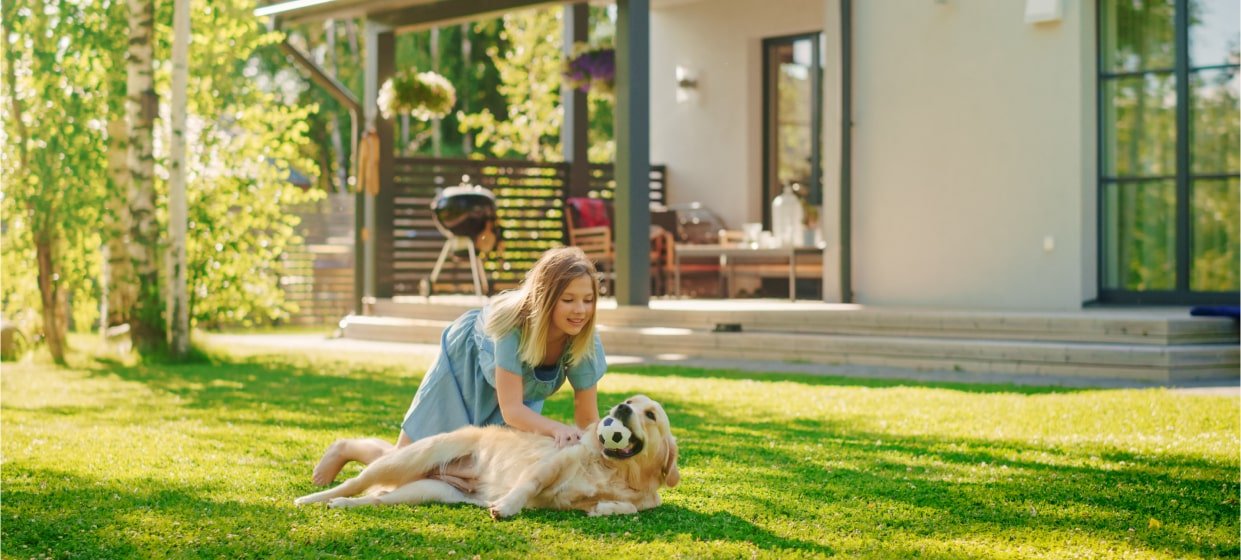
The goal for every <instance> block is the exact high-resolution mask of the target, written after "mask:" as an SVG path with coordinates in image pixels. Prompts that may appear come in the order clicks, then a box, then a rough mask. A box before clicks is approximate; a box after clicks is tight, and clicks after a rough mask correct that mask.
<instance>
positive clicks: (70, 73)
mask: <svg viewBox="0 0 1241 560" xmlns="http://www.w3.org/2000/svg"><path fill="white" fill-rule="evenodd" d="M252 10H253V5H252V3H251V2H246V1H242V0H232V1H224V2H210V3H208V2H202V1H195V2H193V9H192V18H193V29H194V34H193V40H192V43H191V44H192V47H191V50H190V57H191V58H190V76H189V88H188V89H189V92H190V98H189V103H188V105H189V107H188V112H189V118H188V127H187V131H186V140H187V149H188V166H187V173H188V199H189V222H190V229H189V239H188V242H187V245H188V246H187V250H188V254H189V256H188V259H189V265H188V269H189V272H190V275H189V283H190V291H191V294H192V295H191V305H192V312H191V317H192V321H193V322H194V323H196V324H198V325H200V326H217V325H222V324H242V325H249V324H258V323H262V322H267V321H271V320H275V319H279V318H281V317H283V316H285V315H286V314H287V313H288V311H289V309H288V307H287V304H286V303H285V301H284V298H283V293H282V292H281V290H280V287H279V278H278V271H279V258H280V255H281V254H282V252H283V251H284V250H285V249H286V248H287V247H288V246H289V245H290V244H293V243H297V242H299V240H298V239H297V237H296V236H295V235H294V230H293V227H294V225H295V224H296V221H297V218H296V217H294V216H292V215H291V214H289V213H288V212H287V210H286V207H287V206H288V205H290V204H296V203H300V202H304V201H306V200H309V199H313V198H315V197H317V196H319V193H318V192H317V191H313V190H311V191H303V190H301V189H299V188H297V187H294V186H293V185H291V184H289V182H288V180H287V179H288V176H289V172H290V169H294V168H296V169H300V170H305V171H308V172H310V173H312V174H313V170H314V169H315V167H314V164H313V162H312V161H311V160H310V159H309V158H307V157H305V153H304V152H303V150H304V149H306V148H307V144H308V139H307V132H308V127H307V124H306V122H307V119H308V117H309V115H310V114H311V113H312V112H313V109H314V108H313V107H312V106H305V105H302V104H299V103H298V102H297V99H296V98H292V99H290V98H289V97H288V96H285V95H283V92H282V91H280V89H279V88H264V87H263V86H264V85H265V84H266V85H270V84H271V83H272V82H273V80H271V79H270V78H271V76H270V75H267V74H264V73H262V72H261V71H260V67H261V64H258V63H257V62H256V61H257V60H258V58H259V57H271V56H272V55H271V51H274V50H275V49H274V48H272V45H273V44H274V43H275V42H276V41H277V40H278V39H279V35H277V34H274V33H269V32H266V31H265V30H264V29H262V28H261V27H260V22H259V21H257V20H256V19H255V18H254V17H253V15H252ZM126 16H127V9H126V7H125V6H124V4H123V3H118V2H115V1H114V0H108V1H105V2H98V3H56V4H45V3H42V2H32V1H30V0H16V1H14V2H7V3H5V4H4V5H3V21H4V31H5V41H6V45H5V47H6V48H5V52H4V62H5V74H6V79H5V87H4V90H3V107H4V111H5V119H4V126H3V132H2V134H3V137H0V140H2V142H0V143H2V144H3V147H2V148H0V166H2V167H0V171H2V172H3V175H4V195H3V200H2V210H3V266H4V271H5V281H4V282H3V286H2V294H3V302H2V303H3V311H4V313H5V315H6V316H10V317H11V316H14V315H22V314H24V313H28V312H29V310H33V309H39V308H40V306H41V303H40V300H39V297H38V295H37V284H36V271H35V267H34V266H32V263H34V262H35V261H36V259H35V258H34V256H35V252H36V248H37V247H38V244H39V243H40V242H41V241H44V240H46V241H48V246H49V247H51V248H52V250H53V252H52V263H53V266H54V270H55V274H56V277H55V278H56V284H57V285H58V286H64V287H65V291H66V293H67V297H65V298H64V299H65V300H66V301H69V302H71V303H72V310H73V315H74V317H75V318H76V321H75V324H76V326H77V327H79V328H84V327H88V326H89V325H90V324H92V323H93V321H94V319H95V317H96V316H97V315H96V313H97V309H98V303H99V297H100V295H101V287H100V283H99V280H98V279H99V277H100V268H101V261H102V259H101V251H100V249H101V246H102V244H103V243H104V242H105V241H107V239H106V235H105V233H104V232H106V231H107V228H104V227H102V226H103V224H104V223H105V219H104V211H103V209H104V208H107V207H108V203H109V201H110V200H116V197H124V196H125V193H123V192H120V190H121V189H119V188H116V187H115V185H114V184H113V182H112V179H111V176H110V174H109V172H108V160H107V143H108V131H107V125H108V123H109V120H110V118H111V117H113V116H115V112H116V111H117V110H118V109H119V107H120V104H119V103H117V102H116V97H117V96H122V97H123V96H124V95H125V93H126V92H125V91H117V89H118V88H117V87H116V86H115V84H116V83H118V82H119V83H122V84H123V83H124V79H123V76H124V73H125V69H124V67H123V66H120V65H118V63H117V61H123V60H124V52H125V49H126V46H127V40H126V38H127V37H128V29H127V28H126V24H125V22H126ZM156 21H157V26H156V45H155V56H156V59H157V61H163V60H166V59H167V55H168V53H169V50H168V48H167V47H168V44H169V41H170V38H171V35H170V34H171V27H170V24H171V3H162V4H159V5H157V11H156ZM169 70H170V68H169V65H168V64H162V63H159V64H157V71H156V75H155V80H156V90H157V92H158V93H159V99H160V102H161V107H160V112H161V114H162V115H165V118H163V119H159V120H157V122H156V129H155V130H156V133H155V134H156V138H155V162H156V168H155V187H156V208H155V215H156V218H157V223H158V229H159V231H160V232H164V231H167V213H166V210H165V209H166V207H167V205H166V204H167V170H166V169H165V168H164V166H163V165H164V163H165V159H164V158H165V153H164V152H165V151H166V148H165V147H166V146H167V145H168V142H167V133H168V130H167V124H166V123H167V119H166V115H167V114H168V106H167V105H166V104H167V100H168V95H167V92H168V89H169ZM118 76H120V78H119V79H118ZM261 77H263V78H268V79H267V80H266V81H264V80H262V79H260V78H261ZM124 206H125V205H124V204H122V205H121V207H124ZM157 243H158V251H157V254H159V255H162V253H163V249H164V244H165V238H164V237H162V233H161V237H160V238H159V239H158V241H157ZM159 270H160V273H161V274H163V270H164V267H163V266H162V264H161V265H160V267H159ZM160 281H161V282H163V281H166V279H162V278H161V280H160ZM45 328H46V326H45Z"/></svg>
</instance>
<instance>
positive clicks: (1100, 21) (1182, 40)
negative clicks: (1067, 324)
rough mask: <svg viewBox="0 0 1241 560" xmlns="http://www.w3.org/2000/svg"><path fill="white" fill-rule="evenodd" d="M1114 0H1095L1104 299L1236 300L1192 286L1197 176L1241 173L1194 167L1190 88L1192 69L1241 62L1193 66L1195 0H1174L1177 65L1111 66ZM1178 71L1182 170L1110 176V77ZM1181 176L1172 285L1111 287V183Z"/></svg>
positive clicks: (1116, 301) (1145, 302)
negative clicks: (1108, 28)
mask: <svg viewBox="0 0 1241 560" xmlns="http://www.w3.org/2000/svg"><path fill="white" fill-rule="evenodd" d="M1109 1H1122V0H1097V1H1096V3H1095V60H1096V64H1097V69H1096V72H1097V75H1096V81H1095V86H1096V110H1097V112H1096V117H1097V124H1096V142H1097V148H1098V149H1097V153H1096V155H1097V161H1096V165H1097V177H1096V196H1097V197H1098V198H1097V204H1096V205H1095V207H1096V212H1097V215H1096V224H1095V225H1096V231H1097V232H1098V238H1097V243H1096V247H1097V262H1096V266H1097V267H1098V268H1097V269H1096V270H1097V271H1098V274H1097V287H1098V300H1097V301H1098V302H1099V303H1107V304H1113V303H1114V304H1126V305H1130V304H1132V305H1196V304H1210V303H1225V304H1233V305H1235V304H1236V303H1237V302H1238V299H1239V298H1241V292H1239V291H1225V292H1208V291H1194V290H1192V289H1191V288H1190V273H1191V270H1190V267H1191V265H1192V264H1193V247H1192V242H1193V237H1192V236H1193V231H1192V230H1191V223H1192V219H1193V216H1192V215H1191V212H1192V210H1193V209H1192V204H1193V199H1192V195H1193V193H1192V191H1191V183H1192V182H1193V181H1194V180H1197V179H1208V180H1209V179H1231V178H1236V177H1238V176H1239V175H1241V173H1234V172H1228V173H1193V172H1192V169H1191V165H1192V160H1191V154H1190V143H1191V142H1192V137H1191V136H1190V121H1191V119H1192V115H1191V114H1190V108H1191V107H1192V105H1193V99H1192V97H1191V93H1190V75H1191V74H1192V73H1193V72H1199V71H1210V70H1222V69H1233V70H1237V69H1238V67H1239V65H1236V64H1217V65H1206V66H1191V65H1190V60H1189V56H1190V51H1189V46H1190V45H1189V31H1190V28H1189V2H1190V0H1173V3H1174V9H1175V14H1174V17H1173V25H1174V27H1175V29H1174V45H1173V46H1174V49H1175V56H1174V64H1173V67H1172V68H1153V69H1141V70H1136V71H1124V72H1109V71H1108V69H1107V67H1106V64H1105V53H1104V49H1105V48H1106V45H1104V31H1105V30H1104V25H1105V23H1106V22H1104V16H1105V14H1106V13H1107V12H1106V11H1105V6H1104V4H1105V3H1106V2H1109ZM1159 74H1165V75H1166V74H1172V75H1173V76H1174V77H1175V79H1176V98H1177V99H1176V146H1175V154H1176V174H1175V175H1172V176H1122V175H1119V174H1118V175H1117V176H1108V175H1107V174H1106V161H1105V159H1106V158H1105V156H1106V153H1107V145H1106V142H1107V138H1108V135H1107V132H1106V128H1105V127H1106V125H1107V123H1106V120H1107V118H1106V116H1107V115H1106V113H1105V111H1106V107H1107V106H1106V103H1107V100H1106V98H1105V96H1106V95H1107V88H1106V87H1105V86H1106V84H1107V82H1108V80H1111V79H1117V78H1126V77H1142V76H1148V75H1159ZM1168 180H1175V185H1176V186H1175V189H1176V209H1175V212H1176V215H1175V235H1176V245H1175V248H1176V250H1175V257H1174V258H1175V265H1176V266H1175V285H1176V287H1175V288H1174V289H1172V290H1145V291H1138V290H1127V289H1119V288H1109V287H1107V285H1106V278H1105V274H1104V271H1105V270H1106V267H1107V266H1108V254H1107V253H1106V250H1107V246H1106V240H1107V236H1108V235H1109V233H1110V232H1109V231H1108V230H1107V229H1106V227H1107V208H1106V206H1105V205H1106V200H1107V189H1108V187H1109V186H1111V185H1124V184H1141V183H1145V182H1151V181H1168Z"/></svg>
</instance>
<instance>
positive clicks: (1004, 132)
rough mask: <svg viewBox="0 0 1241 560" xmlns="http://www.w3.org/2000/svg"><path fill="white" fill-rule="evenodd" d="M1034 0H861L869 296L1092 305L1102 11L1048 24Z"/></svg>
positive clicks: (864, 258) (857, 221) (857, 214)
mask: <svg viewBox="0 0 1241 560" xmlns="http://www.w3.org/2000/svg"><path fill="white" fill-rule="evenodd" d="M1024 5H1025V2H1021V1H1015V0H1004V1H995V0H944V1H942V2H937V1H930V0H928V1H917V2H854V9H855V14H854V18H853V21H854V27H853V36H854V43H853V45H854V66H853V70H854V73H853V83H854V86H853V92H854V136H853V138H854V145H853V150H854V152H853V153H854V157H853V199H854V212H853V254H854V261H853V264H854V274H853V280H854V289H855V296H856V299H857V301H858V302H860V303H866V304H882V305H919V306H936V307H960V308H979V307H982V308H1006V309H1076V308H1080V306H1081V304H1082V302H1083V300H1087V299H1091V298H1093V295H1094V294H1093V293H1092V290H1093V286H1094V282H1093V276H1091V275H1092V274H1093V270H1094V269H1095V265H1094V235H1095V233H1094V225H1093V224H1094V210H1093V202H1092V201H1093V198H1094V196H1093V182H1094V180H1093V176H1094V152H1095V144H1094V140H1093V138H1094V136H1093V130H1094V126H1095V125H1094V110H1093V106H1094V101H1093V95H1094V93H1093V92H1094V89H1093V63H1092V57H1093V51H1094V43H1093V39H1092V35H1093V31H1092V30H1093V25H1094V24H1093V15H1092V14H1091V13H1090V12H1089V11H1088V10H1090V7H1089V6H1085V5H1093V3H1092V2H1080V3H1078V2H1066V3H1065V5H1066V12H1067V13H1066V14H1065V16H1064V18H1063V20H1062V21H1060V22H1057V23H1050V24H1047V23H1044V24H1028V23H1025V22H1024ZM1048 238H1050V239H1051V241H1052V242H1053V243H1054V249H1052V250H1051V251H1046V250H1045V248H1044V242H1045V240H1046V239H1048ZM1087 271H1090V272H1087ZM1087 280H1089V281H1087Z"/></svg>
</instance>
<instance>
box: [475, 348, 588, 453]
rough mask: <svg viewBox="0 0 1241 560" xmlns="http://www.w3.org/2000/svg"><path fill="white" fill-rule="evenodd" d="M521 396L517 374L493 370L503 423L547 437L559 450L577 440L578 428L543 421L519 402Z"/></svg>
mask: <svg viewBox="0 0 1241 560" xmlns="http://www.w3.org/2000/svg"><path fill="white" fill-rule="evenodd" d="M524 394H525V392H524V390H523V387H522V381H521V376H520V375H518V374H516V373H513V372H511V371H509V370H507V369H504V368H502V367H497V368H496V400H497V401H499V403H500V414H502V415H503V416H504V423H505V424H508V425H509V426H512V427H514V428H516V429H518V430H521V431H523V432H533V433H536V434H543V435H545V436H551V437H552V438H554V439H555V440H556V445H557V446H559V447H564V446H566V445H569V444H573V443H577V442H578V441H581V439H582V430H581V429H578V428H574V427H572V426H566V425H564V424H561V423H560V422H557V421H555V420H550V419H548V418H544V417H543V415H541V414H539V413H537V412H535V411H533V410H530V407H528V406H526V403H524V402H522V395H524Z"/></svg>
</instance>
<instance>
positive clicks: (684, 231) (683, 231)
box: [672, 202, 726, 244]
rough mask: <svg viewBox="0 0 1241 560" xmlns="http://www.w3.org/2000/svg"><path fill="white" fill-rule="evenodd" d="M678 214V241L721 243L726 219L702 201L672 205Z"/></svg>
mask: <svg viewBox="0 0 1241 560" xmlns="http://www.w3.org/2000/svg"><path fill="white" fill-rule="evenodd" d="M672 210H675V211H676V216H677V241H679V242H681V243H707V244H712V243H719V242H720V230H722V229H726V228H725V227H724V220H721V219H720V217H719V216H717V215H716V214H715V212H712V211H711V210H709V209H708V208H707V207H706V206H703V205H702V203H701V202H691V203H689V204H678V205H674V206H672Z"/></svg>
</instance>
